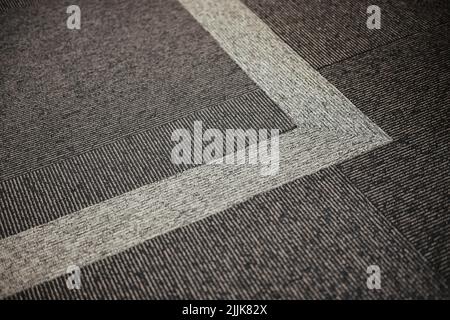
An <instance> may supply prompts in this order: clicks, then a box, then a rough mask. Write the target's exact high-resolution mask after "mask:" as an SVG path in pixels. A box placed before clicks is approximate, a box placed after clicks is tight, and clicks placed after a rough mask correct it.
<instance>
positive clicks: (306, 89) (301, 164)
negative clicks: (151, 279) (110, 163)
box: [0, 0, 391, 297]
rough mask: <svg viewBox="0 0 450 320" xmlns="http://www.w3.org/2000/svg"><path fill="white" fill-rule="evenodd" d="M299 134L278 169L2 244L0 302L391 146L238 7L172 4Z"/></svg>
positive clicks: (134, 195) (214, 170)
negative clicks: (286, 116) (73, 266)
mask: <svg viewBox="0 0 450 320" xmlns="http://www.w3.org/2000/svg"><path fill="white" fill-rule="evenodd" d="M180 2H181V3H182V4H183V5H184V6H185V8H186V9H187V10H189V11H190V12H191V13H192V15H193V16H194V17H195V18H196V19H197V20H198V21H199V22H200V23H201V24H202V25H203V26H204V27H205V29H206V30H208V31H209V32H210V33H211V35H212V36H213V37H214V38H215V39H216V40H217V41H218V42H219V44H220V45H221V46H222V47H223V48H224V50H225V51H226V52H227V53H228V54H229V55H230V56H231V57H232V58H233V59H234V60H235V61H236V62H237V63H238V64H239V65H240V67H241V68H242V69H243V70H244V71H245V72H246V73H247V74H248V75H249V77H250V78H251V79H253V81H255V82H256V83H257V84H258V85H259V86H260V87H261V88H262V89H263V90H264V91H265V92H266V93H267V94H268V95H269V97H271V98H272V99H273V100H274V101H275V102H277V103H278V105H279V106H280V107H281V108H282V109H283V110H284V111H285V112H286V113H288V114H289V115H290V116H291V117H292V119H293V120H294V122H295V123H296V124H297V125H298V126H299V128H298V129H296V130H294V131H291V132H288V133H286V134H284V135H282V136H281V137H280V160H281V161H280V171H279V174H278V175H275V176H268V177H264V176H261V175H260V168H258V167H257V166H210V165H205V166H201V167H197V168H194V169H191V170H188V171H185V172H183V173H181V174H178V175H176V176H173V177H171V178H168V179H166V180H163V181H159V182H157V183H153V184H150V185H147V186H144V187H142V188H139V189H136V190H134V191H131V192H129V193H126V194H123V195H121V196H118V197H116V198H113V199H110V200H108V201H105V202H102V203H99V204H97V205H94V206H91V207H89V208H86V209H83V210H80V211H78V212H75V213H73V214H71V215H68V216H65V217H62V218H60V219H58V220H55V221H52V222H50V223H47V224H44V225H41V226H39V227H36V228H33V229H30V230H27V231H24V232H22V233H19V234H16V235H14V236H11V237H9V238H5V239H3V240H1V241H0V296H1V297H4V296H8V295H11V294H13V293H15V292H18V291H20V290H23V289H26V288H29V287H32V286H34V285H36V284H38V283H40V282H43V281H47V280H50V279H53V278H55V277H57V276H59V275H61V274H64V273H65V270H66V268H67V266H69V265H71V264H77V265H79V266H82V265H86V264H89V263H92V262H94V261H96V260H99V259H102V258H105V257H107V256H110V255H114V254H116V253H118V252H121V251H124V250H126V249H128V248H130V247H132V246H135V245H137V244H139V243H142V242H143V241H146V240H148V239H151V238H153V237H156V236H158V235H161V234H163V233H166V232H168V231H170V230H173V229H175V228H179V227H182V226H183V225H186V224H189V223H193V222H195V221H198V220H200V219H203V218H205V217H207V216H209V215H212V214H215V213H218V212H220V211H223V210H224V209H226V208H228V207H230V206H232V205H234V204H236V203H239V202H242V201H245V200H247V199H249V198H251V197H252V196H254V195H256V194H258V193H261V192H264V191H268V190H270V189H273V188H275V187H277V186H279V185H282V184H284V183H287V182H289V181H292V180H294V179H297V178H299V177H301V176H304V175H308V174H311V173H314V172H316V171H317V170H320V169H322V168H324V167H327V166H330V165H332V164H335V163H337V162H340V161H343V160H345V159H348V158H351V157H354V156H356V155H358V154H361V153H363V152H366V151H368V150H371V149H373V148H375V147H377V146H380V145H383V144H386V143H388V142H390V141H391V140H390V138H389V137H388V136H387V135H386V134H385V133H384V132H383V131H382V130H381V129H379V128H378V127H377V126H376V125H374V124H373V123H372V122H371V121H370V120H369V119H367V118H366V117H365V116H364V115H363V114H362V113H361V112H360V111H359V110H358V109H357V108H356V107H355V106H353V105H352V104H351V102H349V101H348V100H347V99H346V98H345V97H344V96H343V95H342V94H341V93H340V92H339V91H338V90H337V89H335V88H334V87H333V86H332V85H331V84H329V83H328V82H327V81H326V80H325V79H324V78H322V77H321V76H320V75H319V74H318V73H317V72H316V71H314V70H313V69H312V68H311V67H310V66H309V65H308V64H307V63H306V62H305V61H304V60H303V59H302V58H300V57H298V56H297V55H296V54H295V53H294V52H293V51H292V50H291V49H290V48H289V47H288V46H287V45H285V44H284V43H283V42H282V41H281V40H280V39H279V38H278V37H277V36H276V35H275V34H274V33H273V32H272V31H271V30H270V29H269V28H268V27H267V26H265V25H264V23H263V22H262V21H261V20H260V19H259V18H258V17H256V15H254V14H253V13H252V12H251V11H250V10H249V9H247V7H245V6H244V5H243V4H242V3H240V2H239V1H238V0H227V1H215V0H180Z"/></svg>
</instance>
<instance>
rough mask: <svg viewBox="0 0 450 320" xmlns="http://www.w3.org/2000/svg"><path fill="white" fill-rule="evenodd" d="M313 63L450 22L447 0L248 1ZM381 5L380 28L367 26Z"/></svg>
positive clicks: (323, 62)
mask: <svg viewBox="0 0 450 320" xmlns="http://www.w3.org/2000/svg"><path fill="white" fill-rule="evenodd" d="M243 2H244V3H245V4H247V5H248V6H249V8H250V9H252V10H253V11H254V12H256V13H257V14H258V15H259V16H260V17H261V19H263V20H264V21H265V22H266V23H267V24H268V25H269V26H270V27H271V28H272V29H273V30H274V31H275V33H276V34H278V35H279V36H280V37H281V38H282V39H283V40H285V41H286V43H288V44H289V45H290V46H291V47H292V48H294V50H296V51H297V52H298V53H299V54H300V55H301V56H302V57H304V59H305V60H306V61H308V62H309V63H311V64H312V65H313V66H314V67H316V68H320V67H323V66H326V65H331V64H333V63H336V62H339V61H341V60H345V59H347V58H349V57H352V56H354V55H357V54H361V53H364V52H366V51H368V50H371V49H373V48H376V47H381V46H383V45H386V44H389V43H391V42H396V41H397V40H400V39H402V38H404V37H406V36H408V35H411V34H414V33H417V32H421V31H424V30H427V29H428V28H429V27H430V26H434V25H439V24H443V23H447V22H448V19H449V15H450V3H449V1H447V0H422V1H420V0H419V1H417V0H399V1H391V0H381V1H380V0H378V1H376V2H373V1H370V0H341V1H335V0H323V1H316V0H281V1H278V0H243ZM370 5H377V6H379V7H380V9H381V14H382V20H381V24H382V25H381V29H380V30H370V29H368V28H367V27H366V18H367V17H368V15H367V13H366V12H367V7H368V6H370Z"/></svg>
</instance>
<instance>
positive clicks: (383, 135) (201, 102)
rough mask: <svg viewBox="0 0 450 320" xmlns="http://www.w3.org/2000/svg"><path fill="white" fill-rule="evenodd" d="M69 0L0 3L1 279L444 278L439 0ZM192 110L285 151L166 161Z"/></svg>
mask: <svg viewBox="0 0 450 320" xmlns="http://www.w3.org/2000/svg"><path fill="white" fill-rule="evenodd" d="M70 4H72V3H69V2H68V1H56V0H52V1H45V2H44V1H39V0H35V1H5V2H2V4H1V5H0V8H1V9H0V10H1V13H0V27H1V30H2V31H1V37H0V44H1V46H0V52H1V56H2V59H1V61H0V75H1V76H0V124H1V126H0V129H1V134H0V151H1V152H0V159H1V161H0V166H1V167H0V297H2V298H15V299H104V298H107V299H186V298H192V299H228V298H229V299H422V298H427V299H442V298H448V294H449V286H450V246H449V243H450V221H449V218H450V217H449V213H450V206H449V203H450V201H449V200H450V198H449V190H450V178H449V177H450V176H449V172H450V165H449V164H450V163H449V159H450V153H449V144H450V140H449V133H450V132H449V126H448V125H449V118H448V115H449V112H448V107H449V102H450V99H449V92H450V90H449V89H450V88H449V86H450V85H449V77H450V67H449V61H450V52H449V38H448V17H449V3H448V1H440V0H428V1H387V0H386V1H380V2H379V3H378V5H379V6H380V7H381V8H382V19H383V20H382V28H381V29H380V30H368V29H367V28H366V25H365V20H366V16H367V14H366V8H367V6H368V5H369V4H371V3H369V2H367V1H363V0H361V1H360V0H358V1H332V0H329V1H309V0H283V1H280V0H242V1H240V0H227V1H223V2H222V1H214V0H164V1H163V0H138V1H125V0H112V1H106V0H103V1H100V0H96V1H92V0H91V1H83V0H80V1H78V2H77V4H78V5H79V6H80V8H81V11H82V27H81V30H68V29H67V28H66V24H65V22H66V21H65V20H66V18H67V14H66V12H65V9H66V7H67V6H68V5H70ZM195 121H202V122H203V126H204V129H208V128H214V129H218V130H220V131H222V132H225V131H226V130H227V129H256V130H258V129H279V131H280V137H279V150H280V166H279V171H278V172H277V173H276V174H274V175H271V176H264V175H261V174H260V168H258V167H255V166H250V165H209V164H202V165H176V164H174V163H173V162H172V161H171V158H170V153H171V151H172V148H173V146H174V142H173V141H172V140H171V135H172V133H173V131H174V130H176V129H180V128H186V129H187V130H188V131H189V132H193V125H194V122H195ZM269 140H270V138H269ZM203 146H204V145H203ZM246 146H247V148H248V147H249V146H248V145H246ZM233 150H234V152H235V153H236V152H241V151H242V150H239V148H236V147H235V148H234V149H233ZM230 156H233V154H228V155H227V157H230ZM374 264H375V265H378V266H380V268H381V270H382V288H381V289H380V290H369V289H368V288H367V286H366V280H367V276H368V275H367V273H366V269H367V267H368V266H369V265H374ZM69 265H78V266H80V267H81V275H82V278H81V279H82V287H81V289H80V290H69V289H68V288H67V286H66V279H67V277H68V275H67V274H66V268H67V267H68V266H69Z"/></svg>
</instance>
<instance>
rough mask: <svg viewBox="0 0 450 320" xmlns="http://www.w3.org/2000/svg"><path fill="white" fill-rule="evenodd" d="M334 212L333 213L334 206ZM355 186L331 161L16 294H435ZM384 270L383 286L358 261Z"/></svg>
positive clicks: (416, 259)
mask: <svg viewBox="0 0 450 320" xmlns="http://www.w3.org/2000/svg"><path fill="white" fill-rule="evenodd" d="M337 211H338V212H339V215H337V214H335V212H337ZM401 239H402V238H401V237H400V236H399V234H398V232H397V231H396V230H394V229H393V228H392V227H391V226H389V224H388V223H387V222H386V221H384V220H383V218H382V215H380V214H379V213H378V212H377V211H376V209H374V208H373V206H372V205H371V204H370V203H369V202H368V201H367V200H366V199H365V198H364V196H363V195H361V194H360V192H359V191H358V190H357V189H355V188H354V187H352V186H351V184H349V183H348V181H347V180H346V178H345V177H344V176H343V175H342V174H341V173H340V172H339V171H338V170H337V169H330V170H324V171H322V172H319V173H317V174H315V175H312V176H308V177H304V178H301V179H299V180H296V181H294V182H291V183H288V184H285V185H283V186H281V187H279V188H276V189H274V190H272V191H270V192H267V193H264V194H261V195H258V196H256V197H254V198H252V199H251V200H249V201H247V202H244V203H242V204H240V205H237V206H234V207H233V208H230V209H228V210H226V211H224V212H222V213H221V214H220V215H215V216H213V217H210V218H208V219H205V220H203V221H200V222H198V223H196V224H191V225H189V226H186V227H184V228H182V229H178V230H175V231H172V232H170V233H167V234H165V235H163V236H161V237H159V238H157V239H155V240H154V241H149V242H146V243H144V244H142V245H139V246H136V247H134V248H132V249H130V250H127V251H125V252H123V253H120V254H118V255H116V256H114V257H112V258H108V259H105V260H102V261H99V262H97V263H94V264H92V265H90V266H88V267H86V269H83V271H82V272H83V274H84V275H85V277H86V283H87V284H86V287H83V290H80V291H77V292H70V291H68V290H66V289H65V286H64V282H65V280H66V279H65V277H61V278H58V279H55V280H53V281H51V282H47V283H45V284H42V285H40V286H37V287H34V288H33V289H30V290H27V291H25V292H22V293H21V294H19V295H18V296H15V297H14V298H35V299H36V298H63V297H64V298H91V299H93V298H95V299H102V298H103V299H104V298H107V299H120V298H122V299H123V298H125V299H137V298H159V299H161V298H166V299H168V298H169V299H170V298H171V299H179V298H191V299H205V298H211V299H223V298H228V299H261V298H265V299H280V298H285V299H305V298H306V299H314V298H341V299H345V298H346V299H350V298H352V299H357V298H359V299H362V298H389V297H392V298H433V297H434V298H436V297H439V296H441V295H442V292H440V290H441V288H439V286H437V284H438V283H439V282H437V281H435V280H434V279H433V273H432V272H431V271H430V269H429V268H428V267H426V264H424V263H423V258H422V257H421V256H420V255H418V254H417V253H416V252H415V251H414V249H412V247H411V246H410V245H409V244H408V243H407V242H403V240H401ZM374 261H376V262H377V264H379V265H380V266H381V267H382V270H383V290H382V291H370V290H367V288H366V284H365V282H366V279H365V277H366V274H365V269H366V268H367V265H370V264H372V263H373V262H374Z"/></svg>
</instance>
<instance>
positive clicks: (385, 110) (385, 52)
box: [321, 24, 450, 281]
mask: <svg viewBox="0 0 450 320" xmlns="http://www.w3.org/2000/svg"><path fill="white" fill-rule="evenodd" d="M448 31H449V28H448V24H447V25H445V26H439V27H436V28H435V29H433V30H432V31H430V32H424V33H421V34H419V35H416V36H413V37H410V38H408V39H404V40H402V41H400V42H398V43H395V44H392V45H389V46H386V47H384V48H380V49H377V50H375V51H373V52H371V53H368V54H366V55H364V56H362V57H360V58H355V59H352V60H349V61H347V62H344V63H341V64H337V65H333V66H331V67H328V68H324V69H322V70H321V72H322V74H323V75H325V76H326V78H327V79H329V80H330V81H331V82H332V83H334V84H335V85H336V86H337V87H338V88H340V89H341V90H342V92H343V93H344V94H345V95H346V96H347V97H348V98H350V99H351V100H352V101H353V102H354V103H355V104H356V105H357V106H360V108H361V110H363V111H364V112H365V113H366V114H367V115H368V116H369V117H370V118H371V119H372V120H374V121H375V122H376V123H377V124H379V125H380V126H381V127H382V128H383V129H384V130H386V132H387V133H388V134H389V135H390V136H391V137H393V138H394V140H395V141H394V143H393V144H391V145H389V146H386V147H384V148H381V149H379V150H376V151H375V152H373V153H368V154H367V155H364V156H362V157H358V158H356V159H353V160H351V161H348V162H346V163H344V164H342V165H341V166H340V167H341V168H342V169H343V171H344V172H345V173H346V174H347V176H348V177H350V178H351V180H352V182H353V183H354V184H355V185H356V186H357V187H358V188H360V189H361V190H362V191H363V192H364V194H365V195H367V197H368V198H369V199H370V201H371V202H372V203H373V204H374V205H375V206H376V207H377V208H379V210H380V211H381V212H382V213H383V214H385V215H386V217H387V218H388V219H389V220H390V221H391V222H392V223H393V225H394V226H396V227H397V228H398V229H399V230H400V231H401V232H402V233H403V234H404V235H405V236H406V237H407V238H408V239H409V240H410V241H411V242H412V243H413V244H414V245H415V246H416V248H417V249H419V251H420V252H422V253H423V255H424V256H425V257H426V258H427V259H428V260H429V261H430V263H431V264H432V265H433V266H434V267H435V268H436V270H438V271H439V272H441V273H442V274H443V275H444V276H445V277H446V278H447V281H450V216H449V214H450V193H449V192H450V174H449V172H450V149H449V146H450V127H449V123H450V122H449V115H450V112H449V106H450V41H449V38H448ZM374 70H389V71H386V72H383V73H377V72H374ZM362 84H363V85H362Z"/></svg>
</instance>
